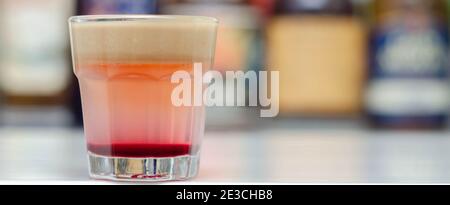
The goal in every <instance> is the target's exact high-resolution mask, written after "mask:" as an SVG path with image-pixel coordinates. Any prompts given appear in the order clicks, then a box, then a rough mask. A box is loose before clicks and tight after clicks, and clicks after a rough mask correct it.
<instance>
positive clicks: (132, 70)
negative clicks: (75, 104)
mask: <svg viewBox="0 0 450 205" xmlns="http://www.w3.org/2000/svg"><path fill="white" fill-rule="evenodd" d="M192 69H193V64H189V63H186V64H183V63H173V64H170V63H140V64H120V63H103V64H99V63H97V64H79V65H78V69H77V72H76V73H77V76H78V79H79V81H80V87H81V95H82V101H83V116H84V126H85V134H86V137H87V143H88V150H89V151H90V152H92V153H94V154H98V155H102V156H114V157H173V156H180V155H187V154H194V153H196V152H197V151H198V148H197V147H198V146H197V145H198V144H199V141H198V139H199V138H200V137H201V135H202V132H203V124H204V108H203V107H193V106H191V107H184V106H182V107H176V106H173V105H172V101H171V93H172V90H173V89H174V88H175V87H176V86H177V85H178V84H172V83H171V82H170V77H171V75H172V73H173V72H175V71H178V70H185V71H188V72H192Z"/></svg>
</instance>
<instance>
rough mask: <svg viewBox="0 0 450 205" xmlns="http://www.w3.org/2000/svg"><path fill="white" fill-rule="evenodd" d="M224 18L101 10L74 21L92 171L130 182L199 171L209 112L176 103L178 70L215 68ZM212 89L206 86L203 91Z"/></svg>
mask: <svg viewBox="0 0 450 205" xmlns="http://www.w3.org/2000/svg"><path fill="white" fill-rule="evenodd" d="M217 24H218V23H217V20H216V19H214V18H209V17H201V16H170V15H100V16H99V15H93V16H74V17H71V18H70V19H69V25H70V34H71V46H72V58H73V67H74V72H75V75H76V76H77V78H78V81H79V84H80V90H81V98H82V106H83V118H84V131H85V135H86V141H87V150H88V155H89V172H90V176H91V177H92V178H95V179H108V180H127V181H166V180H183V179H189V178H192V177H194V176H196V175H197V172H198V167H199V153H200V144H201V138H202V137H203V133H204V124H205V117H204V116H205V113H204V112H205V109H204V107H203V105H201V106H175V105H173V104H172V100H171V94H172V92H173V90H174V88H175V87H177V86H178V84H174V83H171V76H172V74H173V73H174V72H176V71H187V72H188V73H190V74H193V73H194V64H196V65H198V63H201V65H202V71H203V72H205V71H207V70H208V69H210V67H211V64H212V61H213V56H214V49H215V41H216V33H217ZM202 89H204V88H202Z"/></svg>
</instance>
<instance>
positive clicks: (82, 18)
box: [68, 14, 219, 24]
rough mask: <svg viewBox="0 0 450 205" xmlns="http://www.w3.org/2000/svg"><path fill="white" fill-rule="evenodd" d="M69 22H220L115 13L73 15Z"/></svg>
mask: <svg viewBox="0 0 450 205" xmlns="http://www.w3.org/2000/svg"><path fill="white" fill-rule="evenodd" d="M68 21H69V23H86V22H120V21H140V22H145V21H150V22H156V21H164V22H167V21H175V22H206V23H214V24H217V23H219V20H217V19H216V18H214V17H208V16H194V15H157V14H145V15H143V14H142V15H141V14H137V15H129V14H117V15H116V14H114V15H78V16H71V17H69V19H68Z"/></svg>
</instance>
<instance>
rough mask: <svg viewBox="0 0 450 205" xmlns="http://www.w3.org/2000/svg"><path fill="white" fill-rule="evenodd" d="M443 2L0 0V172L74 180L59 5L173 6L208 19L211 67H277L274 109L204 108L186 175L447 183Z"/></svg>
mask: <svg viewBox="0 0 450 205" xmlns="http://www.w3.org/2000/svg"><path fill="white" fill-rule="evenodd" d="M449 9H450V1H449V0H133V1H127V0H77V1H76V0H65V1H61V0H32V1H30V0H0V176H2V177H0V181H1V180H10V179H11V180H22V179H41V180H47V179H62V180H83V179H87V166H86V165H87V162H86V159H85V156H84V154H85V152H84V150H85V148H84V141H83V140H84V139H83V134H82V124H83V121H82V114H81V103H80V96H79V89H78V84H77V81H76V78H75V76H74V75H73V72H72V67H71V57H70V45H69V36H68V25H67V18H68V17H69V16H72V15H91V14H184V15H204V16H213V17H216V18H218V19H219V20H220V26H219V32H218V40H217V50H216V60H215V64H214V69H215V70H219V71H221V72H225V71H227V70H244V71H246V70H269V71H280V99H279V104H280V114H279V116H278V117H276V118H270V119H263V118H259V108H254V107H221V108H208V111H207V121H206V122H207V125H206V129H207V132H206V138H205V143H204V148H203V156H202V157H203V159H204V161H203V162H202V163H203V164H202V166H203V167H202V168H201V170H202V171H201V174H200V176H199V178H198V180H200V181H230V182H232V181H234V182H236V181H261V182H447V183H449V182H450V132H449V129H448V116H449V113H450V84H449V63H450V62H449V59H450V58H449V37H450V36H449V35H450V34H449V26H450V25H449V22H448V20H449V19H450V15H449ZM249 92H255V91H251V90H249Z"/></svg>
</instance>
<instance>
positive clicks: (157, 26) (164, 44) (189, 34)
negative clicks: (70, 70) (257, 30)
mask: <svg viewBox="0 0 450 205" xmlns="http://www.w3.org/2000/svg"><path fill="white" fill-rule="evenodd" d="M208 20H209V21H208ZM216 27H217V23H216V22H215V21H211V19H202V17H177V18H149V19H142V18H139V19H134V20H133V19H131V20H130V19H125V20H122V21H118V20H116V21H114V20H105V21H89V20H88V21H79V22H76V21H75V22H74V21H73V20H71V37H72V47H73V50H75V51H76V52H75V55H74V58H75V59H74V62H78V63H84V62H85V63H98V62H117V63H145V62H166V61H170V62H205V61H206V62H207V61H210V60H211V57H212V56H213V54H214V48H215V46H214V45H215V36H216Z"/></svg>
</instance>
